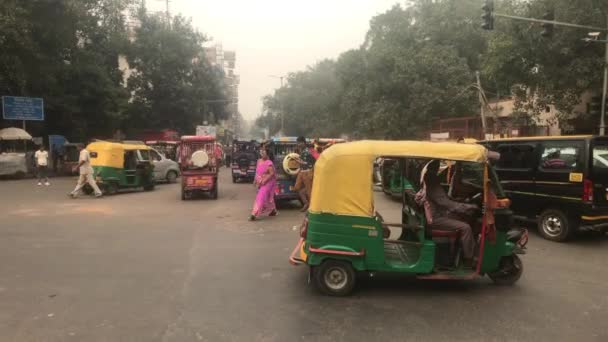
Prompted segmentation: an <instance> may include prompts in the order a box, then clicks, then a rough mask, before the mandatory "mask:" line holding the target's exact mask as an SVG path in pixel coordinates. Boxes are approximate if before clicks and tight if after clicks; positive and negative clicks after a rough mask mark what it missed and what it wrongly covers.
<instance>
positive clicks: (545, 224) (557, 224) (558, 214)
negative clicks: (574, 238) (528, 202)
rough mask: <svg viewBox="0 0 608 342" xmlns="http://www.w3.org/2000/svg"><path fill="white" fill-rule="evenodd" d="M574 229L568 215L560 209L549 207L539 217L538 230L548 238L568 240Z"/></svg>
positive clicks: (560, 240) (559, 240)
mask: <svg viewBox="0 0 608 342" xmlns="http://www.w3.org/2000/svg"><path fill="white" fill-rule="evenodd" d="M573 230H574V229H573V227H571V225H570V221H569V220H568V217H567V216H566V215H565V214H564V213H563V212H562V211H560V210H556V209H547V210H545V211H543V212H542V213H541V214H540V216H539V218H538V231H539V233H540V234H541V235H542V236H543V237H544V238H545V239H547V240H551V241H557V242H563V241H566V240H568V238H570V236H571V235H572V231H573Z"/></svg>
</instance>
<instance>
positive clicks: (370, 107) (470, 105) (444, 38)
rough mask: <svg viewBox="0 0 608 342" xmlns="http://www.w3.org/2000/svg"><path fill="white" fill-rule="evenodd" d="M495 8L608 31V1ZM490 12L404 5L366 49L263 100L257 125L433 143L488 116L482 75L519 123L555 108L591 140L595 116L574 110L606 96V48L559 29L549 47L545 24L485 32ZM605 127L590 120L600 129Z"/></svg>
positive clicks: (560, 0) (564, 122)
mask: <svg viewBox="0 0 608 342" xmlns="http://www.w3.org/2000/svg"><path fill="white" fill-rule="evenodd" d="M495 3H496V11H497V12H500V13H505V14H514V15H519V16H523V17H532V18H542V16H543V14H544V13H545V12H546V11H548V10H554V11H555V17H556V18H557V20H559V21H564V22H571V23H577V24H583V25H592V26H599V27H606V13H608V12H606V11H608V9H607V8H606V7H608V6H607V5H605V4H604V2H602V1H596V0H555V1H541V0H539V1H527V0H501V1H495ZM482 4H483V2H482V1H479V0H435V1H428V0H413V1H409V2H408V3H407V7H402V6H400V5H395V6H394V7H393V8H391V9H390V10H388V11H387V12H385V13H383V14H380V15H378V16H376V17H374V18H373V19H372V20H371V21H370V27H369V30H368V32H367V34H366V36H365V39H364V42H363V44H362V45H361V47H360V48H358V49H354V50H350V51H346V52H344V53H342V54H341V55H340V56H339V57H338V58H337V59H336V60H335V61H333V60H326V61H322V62H320V63H317V64H315V65H313V66H311V67H309V68H308V69H307V70H304V71H301V72H295V73H292V74H291V75H290V76H289V77H288V82H287V84H286V85H285V86H284V87H283V88H281V89H278V90H277V91H276V92H275V93H274V94H272V95H269V96H267V97H266V98H265V99H264V105H265V106H264V113H263V115H262V116H261V117H260V118H259V119H258V121H257V125H258V126H260V127H268V128H269V129H270V133H271V134H274V133H277V132H278V131H279V128H280V118H281V113H282V115H283V120H284V122H285V132H284V133H285V134H287V135H294V134H303V135H309V136H320V135H326V134H330V135H334V136H335V135H339V134H348V135H352V136H354V137H370V138H388V139H398V138H421V137H426V134H427V133H428V132H429V130H430V126H431V123H432V121H433V120H435V119H437V118H449V117H457V116H472V115H479V104H478V101H477V90H476V88H475V85H474V82H475V72H476V71H480V72H481V78H482V84H483V87H484V88H485V89H486V91H487V92H488V97H490V96H491V97H493V98H494V97H496V98H499V97H501V96H505V95H510V96H514V97H515V99H516V107H515V108H516V113H515V114H517V115H521V116H523V117H526V118H529V119H532V118H534V117H536V116H537V115H538V114H539V113H540V111H541V110H543V109H544V108H546V106H547V105H548V104H552V105H555V107H556V108H557V109H558V111H559V115H558V119H559V120H560V125H561V126H562V128H563V129H564V130H565V131H567V132H578V131H585V130H588V129H589V127H583V126H584V125H582V123H583V122H585V120H581V119H584V118H585V116H586V113H575V112H573V108H574V106H575V105H576V104H578V103H579V102H580V97H581V95H582V94H583V93H584V92H586V91H592V92H593V91H597V90H598V89H601V77H602V73H601V68H602V65H603V64H602V63H603V51H604V50H603V49H604V46H603V45H602V44H588V43H585V42H583V41H582V40H581V38H584V37H585V36H586V34H587V31H585V30H580V29H572V28H563V27H556V28H555V30H554V32H555V34H554V36H553V37H552V38H544V37H541V35H540V33H541V26H540V25H539V24H530V23H529V22H523V21H514V20H511V19H504V18H496V22H495V28H494V30H493V31H490V32H487V31H483V30H482V29H481V27H480V24H481V19H480V15H481V13H482V11H481V5H482ZM303 80H323V81H322V82H312V81H308V82H304V81H303ZM573 118H575V119H577V120H573ZM598 120H599V119H598V118H589V120H588V121H590V122H591V123H592V124H593V125H594V126H593V125H592V129H593V127H595V128H596V127H597V122H598ZM530 122H533V121H532V120H531V121H530ZM573 123H578V126H577V125H575V124H573Z"/></svg>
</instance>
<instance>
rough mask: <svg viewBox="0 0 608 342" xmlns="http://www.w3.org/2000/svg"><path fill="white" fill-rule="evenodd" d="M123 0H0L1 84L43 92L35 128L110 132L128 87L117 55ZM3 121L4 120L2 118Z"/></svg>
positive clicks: (16, 91)
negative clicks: (41, 119) (41, 112)
mask: <svg viewBox="0 0 608 342" xmlns="http://www.w3.org/2000/svg"><path fill="white" fill-rule="evenodd" d="M128 4H129V1H128V0H64V1H60V0H50V1H41V0H33V1H17V0H7V1H3V2H2V3H1V4H0V13H2V14H1V15H0V31H1V32H2V33H0V42H2V46H3V49H2V51H0V91H1V92H2V94H3V95H17V96H37V97H43V98H44V100H45V112H46V120H45V122H44V123H43V124H41V123H38V124H31V125H30V126H29V127H30V129H31V130H33V131H34V132H35V134H37V135H41V134H46V133H64V134H66V135H67V136H68V137H69V138H75V139H82V138H84V137H85V136H92V135H104V136H105V135H110V134H111V133H112V132H113V130H114V129H115V128H116V127H117V126H118V125H119V122H118V121H117V120H116V119H117V118H118V117H120V113H121V108H123V107H124V105H125V104H126V101H127V99H128V93H127V92H126V91H125V89H124V88H123V87H122V86H121V73H120V71H119V70H118V67H117V58H118V54H119V52H120V50H121V49H122V47H124V46H125V43H126V30H125V22H124V17H123V15H122V13H123V11H124V10H125V9H126V7H127V5H128ZM5 124H7V123H5Z"/></svg>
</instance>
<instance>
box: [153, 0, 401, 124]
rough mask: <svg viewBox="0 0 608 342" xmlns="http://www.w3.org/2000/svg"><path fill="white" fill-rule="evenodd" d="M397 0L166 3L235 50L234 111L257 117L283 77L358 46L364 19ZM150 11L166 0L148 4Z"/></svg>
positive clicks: (365, 25)
mask: <svg viewBox="0 0 608 342" xmlns="http://www.w3.org/2000/svg"><path fill="white" fill-rule="evenodd" d="M398 2H400V1H399V0H305V1H304V0H299V1H296V0H215V1H209V0H171V2H170V3H169V6H170V11H171V13H172V14H176V13H181V14H183V15H185V16H186V17H191V18H192V21H193V23H194V25H195V26H196V27H197V28H198V29H199V30H201V31H202V32H203V33H205V34H206V35H208V36H209V37H211V38H213V40H214V41H217V42H221V43H222V45H223V47H224V50H235V51H236V73H237V74H239V75H240V77H241V84H240V87H239V109H240V111H241V113H242V114H243V116H244V117H245V118H246V119H254V118H256V117H257V116H258V115H259V114H260V112H261V109H262V102H261V97H262V96H264V95H266V94H269V93H271V92H272V91H273V90H274V89H275V88H278V87H279V85H280V81H279V79H276V78H272V77H269V75H285V74H287V73H289V72H293V71H298V70H302V69H304V68H305V67H306V66H307V65H311V64H314V63H315V62H317V61H319V60H322V59H324V58H335V57H337V56H338V55H339V54H340V53H341V52H343V51H345V50H348V49H351V48H356V47H358V46H359V45H361V43H362V42H363V39H364V37H365V33H366V32H367V29H368V27H369V20H370V19H371V18H372V17H373V16H374V15H376V14H379V13H382V12H385V11H386V10H388V9H390V8H391V7H392V6H393V5H394V4H396V3H398ZM147 4H148V7H149V8H150V9H151V10H158V9H164V5H165V0H147Z"/></svg>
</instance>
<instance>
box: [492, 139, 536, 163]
mask: <svg viewBox="0 0 608 342" xmlns="http://www.w3.org/2000/svg"><path fill="white" fill-rule="evenodd" d="M497 152H498V153H500V159H499V160H498V162H496V168H498V169H531V168H533V167H534V146H533V145H525V144H520V145H502V146H499V147H498V149H497Z"/></svg>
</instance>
